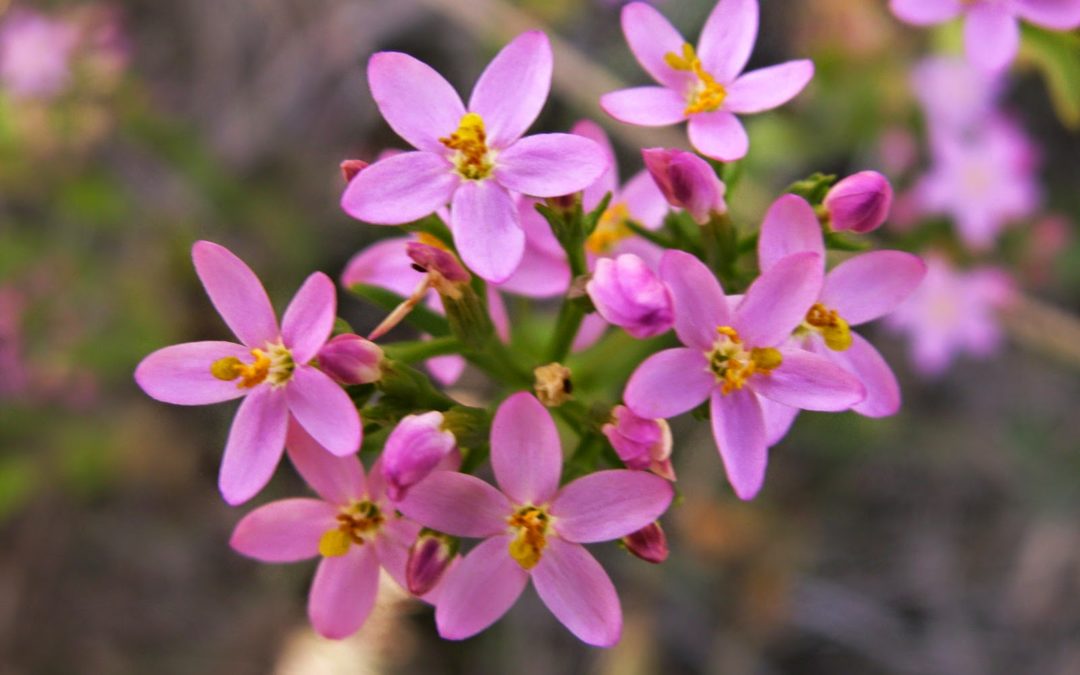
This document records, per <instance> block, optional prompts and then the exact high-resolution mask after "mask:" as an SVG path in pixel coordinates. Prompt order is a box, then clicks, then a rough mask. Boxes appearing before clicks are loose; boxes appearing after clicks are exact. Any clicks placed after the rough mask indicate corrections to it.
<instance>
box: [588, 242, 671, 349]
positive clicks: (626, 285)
mask: <svg viewBox="0 0 1080 675" xmlns="http://www.w3.org/2000/svg"><path fill="white" fill-rule="evenodd" d="M585 290H586V291H587V292H588V294H589V297H590V298H591V299H592V301H593V305H595V306H596V311H597V312H599V313H600V316H602V317H604V319H605V320H606V321H607V322H608V323H612V324H614V325H616V326H621V327H622V328H625V329H626V332H627V333H630V335H632V336H634V337H636V338H638V339H644V338H650V337H653V336H654V335H660V334H661V333H665V332H667V331H668V330H669V329H670V328H671V327H672V325H674V323H675V309H674V307H673V306H672V302H671V294H670V293H669V292H668V289H667V286H665V285H664V283H663V282H662V281H660V279H659V278H658V277H657V276H656V274H654V273H653V271H652V270H651V269H649V266H648V265H646V264H645V261H644V260H642V259H641V258H639V257H637V256H636V255H633V254H632V253H626V254H623V255H620V256H619V257H618V258H614V259H612V258H600V259H599V260H597V261H596V269H595V270H594V271H593V275H592V279H591V280H590V281H589V283H588V284H586V286H585Z"/></svg>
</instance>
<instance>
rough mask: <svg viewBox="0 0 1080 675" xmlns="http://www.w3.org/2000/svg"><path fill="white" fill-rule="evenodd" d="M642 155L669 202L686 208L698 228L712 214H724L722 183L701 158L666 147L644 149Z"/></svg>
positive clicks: (723, 187) (723, 188) (725, 206)
mask: <svg viewBox="0 0 1080 675" xmlns="http://www.w3.org/2000/svg"><path fill="white" fill-rule="evenodd" d="M641 156H642V158H643V159H644V160H645V168H646V169H648V170H649V173H650V174H651V175H652V177H653V180H654V181H656V185H657V187H659V188H660V192H662V193H664V198H665V199H667V200H668V203H669V204H671V205H672V206H674V207H676V208H680V209H686V210H687V212H689V213H690V215H691V216H692V217H693V219H694V220H695V221H696V222H697V223H698V224H699V225H704V224H705V223H707V222H709V218H710V216H711V215H712V214H713V213H725V212H726V211H727V204H725V203H724V192H725V190H726V188H725V186H724V183H723V182H722V181H721V180H720V179H719V178H717V177H716V172H715V171H713V169H712V167H711V166H709V163H708V162H706V161H705V160H703V159H702V158H700V157H698V156H697V155H695V154H694V153H692V152H684V151H683V150H668V149H665V148H646V149H645V150H642V151H641Z"/></svg>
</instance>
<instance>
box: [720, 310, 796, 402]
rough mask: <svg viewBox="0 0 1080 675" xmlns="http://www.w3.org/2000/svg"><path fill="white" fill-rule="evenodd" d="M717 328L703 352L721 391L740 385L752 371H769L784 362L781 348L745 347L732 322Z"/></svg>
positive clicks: (761, 372) (728, 391)
mask: <svg viewBox="0 0 1080 675" xmlns="http://www.w3.org/2000/svg"><path fill="white" fill-rule="evenodd" d="M716 332H717V334H718V335H719V336H720V337H719V338H718V339H717V341H716V342H715V343H714V344H713V348H712V351H710V352H708V353H707V354H706V356H707V357H708V359H709V370H711V371H712V373H713V375H715V376H716V379H717V382H719V384H720V392H721V393H722V394H724V395H727V394H730V393H731V392H733V391H738V390H740V389H742V388H743V386H745V385H746V382H747V381H748V380H749V379H750V377H751V376H753V375H768V374H769V373H771V372H772V371H773V370H776V369H777V368H779V367H780V365H781V364H782V363H783V362H784V357H783V355H782V354H780V351H779V350H777V349H774V348H772V347H753V348H751V349H749V350H748V349H746V347H745V346H744V345H743V342H742V338H740V337H739V333H738V331H736V330H735V329H734V328H732V327H731V326H717V328H716Z"/></svg>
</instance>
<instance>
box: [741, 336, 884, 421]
mask: <svg viewBox="0 0 1080 675" xmlns="http://www.w3.org/2000/svg"><path fill="white" fill-rule="evenodd" d="M783 358H784V361H783V363H781V364H780V367H779V368H777V369H776V370H774V371H772V372H770V373H768V374H767V375H758V376H755V377H754V378H753V379H752V380H751V384H752V386H753V388H754V391H756V392H758V393H759V394H761V395H762V396H767V397H768V398H771V399H772V400H774V401H776V402H777V403H783V404H784V405H789V406H792V407H795V408H801V409H803V410H824V411H827V412H835V411H838V410H846V409H848V408H850V407H851V406H853V405H855V404H857V403H859V402H860V401H862V400H863V398H865V397H866V388H865V387H863V385H862V383H861V382H859V380H858V378H856V377H855V376H854V375H852V374H851V373H849V372H848V371H846V370H844V369H843V368H841V367H840V366H838V365H836V364H835V363H832V362H831V361H829V360H828V359H826V358H825V357H824V356H819V355H818V354H812V353H810V352H806V351H803V350H801V349H796V350H792V351H785V352H783Z"/></svg>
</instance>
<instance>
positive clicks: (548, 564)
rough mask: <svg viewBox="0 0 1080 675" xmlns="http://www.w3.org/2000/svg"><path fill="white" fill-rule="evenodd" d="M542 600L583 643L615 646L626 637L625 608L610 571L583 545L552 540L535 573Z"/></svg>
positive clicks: (534, 576)
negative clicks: (624, 632) (621, 604)
mask: <svg viewBox="0 0 1080 675" xmlns="http://www.w3.org/2000/svg"><path fill="white" fill-rule="evenodd" d="M532 578H533V585H534V586H536V592H537V594H539V596H540V599H541V600H543V601H544V604H545V605H547V608H548V609H550V610H551V613H552V614H554V615H555V618H556V619H558V620H559V621H560V622H561V623H562V625H564V626H566V627H567V628H568V629H569V630H570V632H571V633H573V634H574V635H575V636H576V637H577V638H578V639H579V640H581V641H582V642H584V643H585V644H589V645H593V646H594V647H611V646H612V645H614V644H615V643H616V642H618V641H619V637H620V635H621V634H622V607H621V606H620V605H619V596H618V594H617V593H616V592H615V585H614V584H612V583H611V579H610V578H609V577H608V575H607V572H605V571H604V568H603V567H601V566H600V563H598V562H596V558H593V557H592V556H591V555H590V554H589V552H588V551H586V550H585V547H584V546H582V545H581V544H572V543H570V542H565V541H562V540H561V539H559V538H558V537H551V538H549V539H548V545H547V548H545V549H544V554H543V556H542V557H541V558H540V562H539V564H537V566H536V568H535V569H533V572H532Z"/></svg>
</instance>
